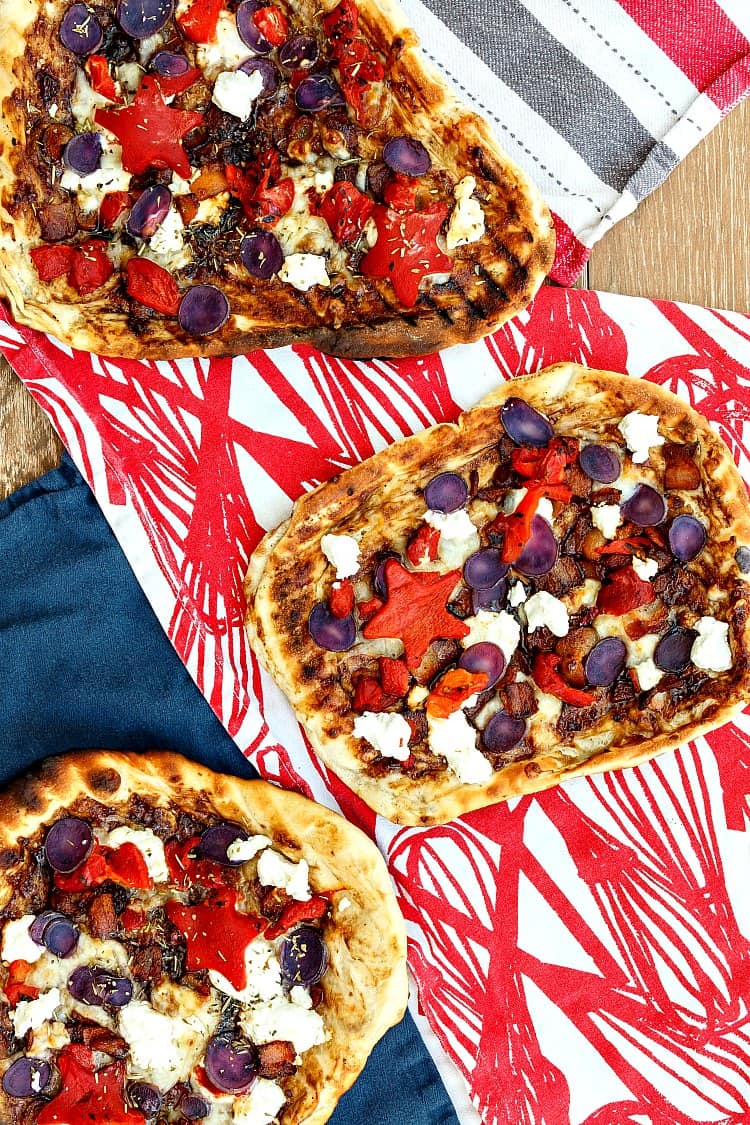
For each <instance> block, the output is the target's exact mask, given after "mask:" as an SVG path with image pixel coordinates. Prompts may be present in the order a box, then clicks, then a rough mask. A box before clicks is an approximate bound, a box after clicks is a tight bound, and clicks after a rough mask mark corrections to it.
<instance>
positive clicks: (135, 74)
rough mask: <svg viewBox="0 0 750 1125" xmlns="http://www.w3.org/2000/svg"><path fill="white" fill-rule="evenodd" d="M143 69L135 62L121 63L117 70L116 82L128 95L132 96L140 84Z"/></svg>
mask: <svg viewBox="0 0 750 1125" xmlns="http://www.w3.org/2000/svg"><path fill="white" fill-rule="evenodd" d="M142 74H143V68H142V67H140V66H139V65H138V63H137V62H127V63H121V64H120V66H118V68H117V81H118V82H119V83H120V86H121V87H122V88H123V89H124V90H127V92H128V93H129V94H134V93H135V92H136V90H137V89H138V87H139V86H140V84H141V75H142Z"/></svg>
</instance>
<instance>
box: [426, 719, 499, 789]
mask: <svg viewBox="0 0 750 1125" xmlns="http://www.w3.org/2000/svg"><path fill="white" fill-rule="evenodd" d="M427 726H428V731H429V733H428V737H427V741H428V743H429V746H430V750H432V752H433V754H442V756H443V757H444V758H445V760H446V761H447V763H448V768H449V769H450V770H451V771H452V772H453V773H454V774H455V775H456V777H457V778H458V780H459V781H462V782H464V783H465V784H466V785H479V784H480V783H481V782H483V781H488V780H489V778H490V777H491V776H492V772H493V771H492V766H491V765H490V762H489V761H488V759H487V758H485V756H484V754H483V753H482V752H481V750H478V749H477V745H476V741H477V732H476V731H475V729H474V727H473V726H472V725H471V723H470V722H469V720H468V719H467V718H466V715H465V714H464V712H463V710H461V709H460V708H459V710H458V711H454V712H453V714H451V715H448V717H447V718H445V719H440V718H436V717H435V716H434V715H430V714H429V713H428V715H427Z"/></svg>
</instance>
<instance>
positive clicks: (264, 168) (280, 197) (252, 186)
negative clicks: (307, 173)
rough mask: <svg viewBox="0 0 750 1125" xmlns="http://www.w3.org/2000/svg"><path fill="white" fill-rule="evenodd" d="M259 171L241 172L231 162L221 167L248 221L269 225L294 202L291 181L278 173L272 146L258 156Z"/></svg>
mask: <svg viewBox="0 0 750 1125" xmlns="http://www.w3.org/2000/svg"><path fill="white" fill-rule="evenodd" d="M256 167H257V169H258V171H255V170H252V169H248V170H247V171H244V170H243V169H242V168H237V167H236V166H235V165H234V164H227V165H225V167H224V174H225V175H226V178H227V184H228V186H229V190H230V191H231V192H232V194H233V195H236V196H237V198H238V199H239V201H240V203H241V204H242V209H243V211H244V212H245V214H246V216H247V217H248V219H250V221H251V222H261V223H263V225H264V226H266V227H272V226H274V225H275V223H276V221H277V220H278V219H280V218H281V216H282V215H286V213H287V211H288V210H289V208H290V207H291V206H292V203H293V202H294V180H292V178H291V176H285V177H284V179H282V180H279V176H280V174H281V157H280V155H279V153H278V152H276V150H275V149H267V150H266V151H265V152H263V153H261V155H260V157H259V158H258V161H257V165H256Z"/></svg>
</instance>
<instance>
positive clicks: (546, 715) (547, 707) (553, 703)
mask: <svg viewBox="0 0 750 1125" xmlns="http://www.w3.org/2000/svg"><path fill="white" fill-rule="evenodd" d="M535 690H536V704H537V707H536V715H535V718H534V721H535V722H546V723H550V724H551V725H554V724H555V723H556V722H557V720H558V719H559V718H560V712H561V711H562V699H558V698H557V696H556V695H550V694H549V693H548V692H546V691H540V690H539V688H536V689H535Z"/></svg>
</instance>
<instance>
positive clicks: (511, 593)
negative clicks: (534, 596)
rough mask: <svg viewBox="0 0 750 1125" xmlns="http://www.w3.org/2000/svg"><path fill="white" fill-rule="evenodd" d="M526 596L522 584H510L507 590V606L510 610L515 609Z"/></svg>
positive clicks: (521, 603)
mask: <svg viewBox="0 0 750 1125" xmlns="http://www.w3.org/2000/svg"><path fill="white" fill-rule="evenodd" d="M527 596H528V595H527V593H526V587H525V586H524V584H523V582H512V583H511V586H510V589H509V590H508V605H509V606H510V607H511V609H517V608H518V606H519V605H523V603H524V602H525V601H526V598H527Z"/></svg>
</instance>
